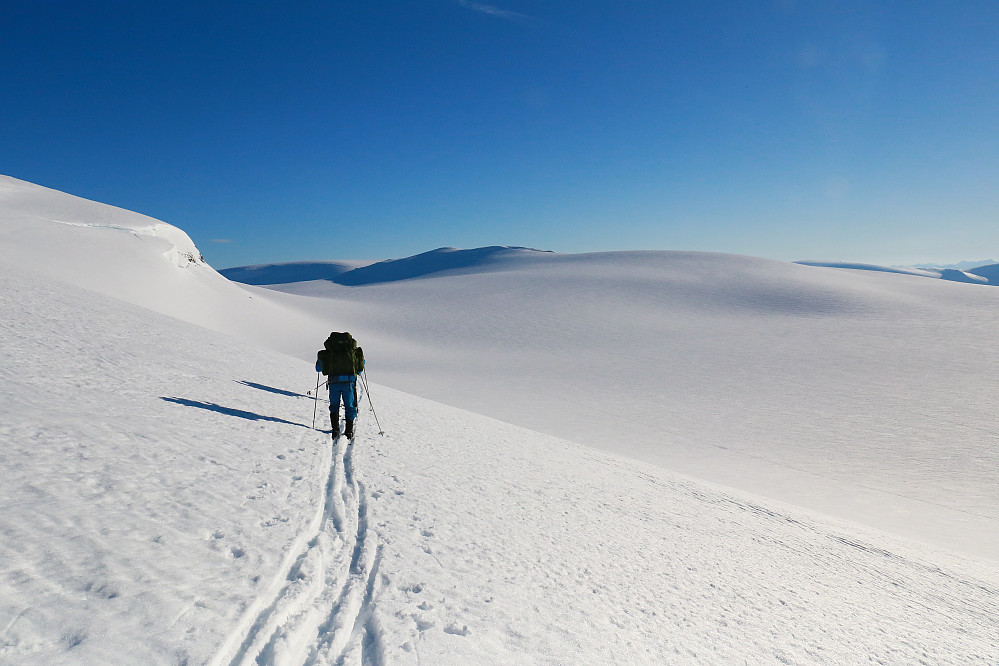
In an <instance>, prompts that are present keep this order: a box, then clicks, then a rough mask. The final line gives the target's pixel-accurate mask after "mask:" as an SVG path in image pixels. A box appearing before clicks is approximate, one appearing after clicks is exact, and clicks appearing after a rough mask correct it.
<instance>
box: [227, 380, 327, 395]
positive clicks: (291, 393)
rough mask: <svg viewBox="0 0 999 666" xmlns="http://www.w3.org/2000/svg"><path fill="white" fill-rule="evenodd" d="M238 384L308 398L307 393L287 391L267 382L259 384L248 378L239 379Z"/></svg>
mask: <svg viewBox="0 0 999 666" xmlns="http://www.w3.org/2000/svg"><path fill="white" fill-rule="evenodd" d="M236 383H237V384H242V385H243V386H249V387H250V388H255V389H259V390H261V391H267V392H268V393H276V394H278V395H286V396H289V397H292V398H308V397H309V396H307V395H302V394H301V393H295V392H294V391H286V390H285V389H279V388H274V387H273V386H267V385H266V384H258V383H256V382H248V381H246V380H237V381H236Z"/></svg>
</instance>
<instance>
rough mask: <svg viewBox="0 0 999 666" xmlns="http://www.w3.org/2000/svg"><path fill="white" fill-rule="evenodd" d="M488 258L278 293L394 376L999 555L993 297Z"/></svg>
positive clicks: (659, 262) (663, 460)
mask: <svg viewBox="0 0 999 666" xmlns="http://www.w3.org/2000/svg"><path fill="white" fill-rule="evenodd" d="M467 270H470V269H466V271H467ZM478 270H479V272H477V273H469V272H464V273H459V274H454V273H446V274H436V275H435V276H434V277H426V278H423V279H415V280H405V281H400V282H392V283H384V284H372V285H367V286H363V287H345V286H342V285H338V284H331V283H329V282H321V281H320V282H305V283H297V284H285V285H278V286H277V287H275V289H280V290H281V291H282V292H287V293H289V294H296V295H299V296H311V297H313V298H294V297H290V296H289V297H287V298H285V299H282V302H283V303H284V304H285V305H286V306H287V307H293V308H299V309H301V310H303V311H308V312H313V313H326V315H327V316H328V317H330V318H331V319H332V318H340V319H344V318H345V319H348V320H349V321H351V325H350V328H351V330H352V331H353V332H354V333H355V334H356V335H357V336H358V338H359V339H362V340H363V341H364V345H365V351H366V352H367V353H368V356H369V357H370V358H372V359H377V362H378V366H377V367H376V368H375V369H374V370H373V372H374V371H377V374H376V375H375V379H376V380H377V381H379V383H381V384H386V385H389V386H392V387H394V388H397V389H399V390H403V391H406V392H409V393H413V394H416V395H421V396H423V397H427V398H431V399H433V400H438V401H440V402H444V403H447V404H451V405H454V406H457V407H461V408H463V409H468V410H471V411H474V412H476V413H480V414H486V415H488V416H492V417H494V418H498V419H501V420H503V421H506V422H510V423H515V424H517V425H520V426H523V427H526V428H529V429H531V430H535V431H539V432H545V433H548V434H551V435H555V436H558V437H562V438H565V439H570V440H572V441H576V442H580V443H583V444H587V445H590V446H594V447H597V448H602V449H605V450H608V451H610V452H611V453H619V454H624V455H627V456H629V457H633V458H637V459H640V460H644V461H646V462H651V463H654V464H657V465H660V466H662V467H665V468H667V469H672V470H675V471H680V472H682V473H685V474H689V475H691V476H695V477H697V478H703V479H707V480H710V481H713V482H716V483H720V484H723V485H726V486H730V487H737V488H740V489H743V490H747V491H749V492H753V493H756V494H760V495H765V496H768V497H774V498H776V499H778V500H780V501H784V502H788V503H791V504H795V505H797V506H804V507H807V508H809V509H811V510H815V511H819V512H822V513H825V514H829V515H834V516H836V517H838V518H843V519H846V520H850V521H853V522H860V523H864V524H867V525H869V526H872V527H875V528H877V529H882V530H887V531H893V532H896V533H899V534H902V535H905V536H908V537H911V538H916V539H920V540H924V541H927V542H929V543H932V544H934V545H936V546H940V547H944V548H952V549H957V550H960V551H962V552H965V553H969V554H973V555H975V556H979V557H985V558H989V559H992V560H994V561H999V539H996V538H995V535H996V534H997V533H999V430H997V429H996V427H995V418H994V413H995V406H996V405H997V404H999V383H997V382H995V381H994V379H993V378H994V377H995V376H996V374H997V373H999V346H997V345H996V344H995V339H994V338H995V336H994V334H993V331H994V330H995V329H996V327H997V326H999V309H997V308H996V304H997V299H999V290H996V289H992V288H989V287H984V286H979V285H966V284H959V283H953V282H947V281H943V280H927V279H923V278H918V277H915V276H909V275H897V274H889V273H874V272H870V271H844V270H839V269H831V268H816V267H807V266H799V265H794V264H783V263H780V262H774V261H769V260H764V259H757V258H752V257H738V256H732V255H720V254H705V253H689V252H614V253H596V254H587V255H554V254H548V253H530V252H519V253H514V254H511V255H509V256H507V257H506V258H505V259H502V260H501V259H498V258H497V260H496V261H494V262H492V263H489V264H487V265H483V266H480V267H478ZM280 295H281V294H280V293H279V294H278V296H280ZM326 299H330V300H328V301H327V300H326Z"/></svg>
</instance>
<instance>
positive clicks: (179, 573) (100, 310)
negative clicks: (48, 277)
mask: <svg viewBox="0 0 999 666" xmlns="http://www.w3.org/2000/svg"><path fill="white" fill-rule="evenodd" d="M0 276H2V279H3V284H4V289H3V290H0V309H2V311H3V312H4V316H3V317H2V318H0V332H2V337H0V348H2V353H0V355H2V357H3V358H4V363H3V364H2V367H0V414H2V418H0V442H2V446H0V488H2V489H3V493H2V495H0V581H2V582H0V585H2V588H0V662H2V663H10V664H25V663H46V664H51V663H66V664H81V663H84V664H97V663H100V664H112V663H121V664H135V663H179V662H183V661H185V660H188V661H189V662H191V663H201V662H204V661H205V660H206V659H207V658H208V656H209V655H211V654H212V653H214V651H215V650H217V649H218V646H219V644H221V643H222V642H223V641H224V639H225V637H226V631H227V627H229V626H230V625H231V624H232V623H234V622H235V621H236V620H237V618H238V617H239V616H240V614H241V613H242V612H243V609H244V606H246V605H248V604H249V603H250V602H251V601H252V600H253V599H254V598H255V597H256V596H257V595H258V594H260V593H261V589H262V588H265V587H266V586H267V585H268V584H269V583H270V579H271V577H272V576H274V575H275V572H276V571H277V570H278V569H279V565H280V562H281V560H282V558H283V557H284V554H285V552H286V551H288V550H289V549H291V548H292V544H293V542H294V541H295V540H296V538H298V537H299V535H300V534H302V533H303V532H304V531H307V530H306V526H307V525H308V523H309V520H310V519H311V518H312V516H313V515H314V514H315V509H314V507H315V506H316V504H317V503H319V502H320V501H321V497H322V493H321V488H322V487H323V483H324V482H325V476H324V475H323V474H322V472H323V470H322V465H321V464H320V460H321V459H322V457H323V447H322V446H321V444H320V442H319V441H317V437H316V435H317V433H315V432H314V431H312V430H311V429H310V426H311V419H310V417H311V413H310V412H311V408H312V404H313V403H312V401H311V400H308V399H306V398H304V397H295V396H287V395H281V394H277V393H272V392H270V391H269V390H266V388H264V384H265V383H264V382H261V383H260V384H259V385H258V386H259V387H255V386H254V385H251V384H247V383H241V382H253V381H254V380H259V378H261V377H265V378H268V379H269V380H271V381H273V380H281V379H282V375H283V379H284V382H283V383H286V384H289V385H291V386H294V385H295V383H294V381H292V380H298V379H302V380H304V383H305V384H306V386H305V388H306V389H307V388H308V387H307V384H308V378H309V374H307V373H308V371H309V370H310V369H309V368H307V367H305V368H304V370H305V371H306V374H302V373H301V369H302V368H299V369H298V370H296V369H294V368H295V366H296V364H295V363H292V364H290V365H289V363H288V360H287V358H286V357H284V358H282V357H281V356H280V355H278V354H274V353H272V352H267V351H265V350H262V349H259V348H257V349H253V348H249V347H247V346H245V345H243V344H241V343H238V342H237V341H234V340H232V339H227V338H226V337H224V336H221V335H219V334H217V333H213V332H209V331H206V330H204V329H200V328H197V327H194V326H191V325H190V324H185V323H182V322H178V321H177V320H175V319H172V318H169V317H165V316H162V315H158V314H155V313H151V312H149V311H147V310H143V309H140V308H137V307H134V306H131V305H127V304H124V303H121V302H120V301H114V300H111V299H108V298H106V297H103V296H100V295H98V294H94V293H92V292H86V291H83V290H79V289H75V288H72V287H69V286H66V285H61V284H58V283H48V282H46V281H45V280H44V279H40V278H39V277H38V276H34V275H31V274H28V273H24V272H23V271H12V270H8V269H7V268H0Z"/></svg>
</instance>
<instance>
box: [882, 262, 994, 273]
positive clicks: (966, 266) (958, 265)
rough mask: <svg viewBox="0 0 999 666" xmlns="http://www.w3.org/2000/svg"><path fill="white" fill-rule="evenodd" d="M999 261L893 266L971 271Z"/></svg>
mask: <svg viewBox="0 0 999 666" xmlns="http://www.w3.org/2000/svg"><path fill="white" fill-rule="evenodd" d="M995 263H999V262H997V261H996V260H995V259H982V260H980V261H959V262H957V263H956V264H917V265H915V266H892V268H953V269H954V270H958V271H970V270H971V269H972V268H978V267H979V266H988V265H990V264H995Z"/></svg>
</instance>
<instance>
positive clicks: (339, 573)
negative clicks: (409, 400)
mask: <svg viewBox="0 0 999 666" xmlns="http://www.w3.org/2000/svg"><path fill="white" fill-rule="evenodd" d="M324 448H325V449H326V450H328V451H330V454H329V457H328V459H327V461H326V464H327V465H328V468H329V471H328V474H327V478H326V481H325V483H324V485H323V502H322V506H321V508H320V510H319V511H317V515H316V519H314V521H313V523H312V524H311V525H310V529H309V530H308V531H307V532H306V533H304V534H303V535H301V536H300V537H299V539H298V540H296V542H295V545H294V547H293V548H291V549H290V550H289V556H288V557H287V558H286V560H285V566H283V567H282V568H281V570H280V571H279V573H278V575H277V576H276V578H275V582H274V583H273V584H272V585H271V588H270V589H269V594H266V595H262V597H261V599H259V600H258V601H257V602H256V603H254V604H253V605H252V606H251V607H250V609H249V610H248V612H247V613H246V615H245V617H244V620H243V621H242V622H241V623H240V625H239V626H238V627H237V629H236V630H235V631H234V632H233V635H232V636H230V638H229V640H228V641H227V642H226V644H225V645H224V646H223V648H222V649H221V650H220V651H219V653H218V654H217V655H216V658H215V659H214V660H213V661H212V664H214V665H215V666H221V665H222V664H228V665H229V666H250V665H252V664H256V665H257V666H291V665H296V666H299V665H300V666H312V665H317V666H320V665H332V664H336V665H341V664H342V665H347V664H359V665H361V666H382V664H384V663H385V661H384V650H383V648H382V642H381V629H380V626H379V623H378V620H377V618H376V616H375V613H374V604H373V599H374V597H375V593H376V589H375V587H376V580H377V571H378V566H379V563H380V561H381V548H380V546H379V545H378V543H377V536H376V535H375V534H374V533H373V531H371V530H369V528H368V499H367V494H366V491H365V488H364V484H363V483H362V482H361V481H360V480H358V479H357V477H356V475H355V472H354V455H353V451H354V444H353V442H350V443H348V442H347V440H345V439H344V438H342V437H341V438H338V439H337V440H336V442H335V444H334V445H333V446H330V445H329V443H328V440H327V443H324ZM237 643H238V646H239V647H238V648H236V647H235V646H236V644H237Z"/></svg>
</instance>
